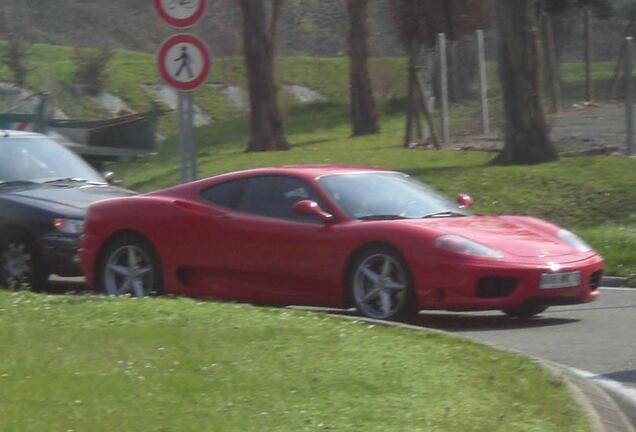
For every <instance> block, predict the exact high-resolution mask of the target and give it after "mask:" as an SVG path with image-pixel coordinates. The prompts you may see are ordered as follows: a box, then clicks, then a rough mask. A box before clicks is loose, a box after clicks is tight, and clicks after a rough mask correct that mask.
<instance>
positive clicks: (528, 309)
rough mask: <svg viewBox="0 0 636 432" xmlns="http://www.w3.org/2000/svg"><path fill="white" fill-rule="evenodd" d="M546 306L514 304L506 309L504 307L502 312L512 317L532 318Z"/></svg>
mask: <svg viewBox="0 0 636 432" xmlns="http://www.w3.org/2000/svg"><path fill="white" fill-rule="evenodd" d="M547 308H548V306H545V305H537V304H525V305H521V306H516V307H512V308H508V309H504V310H503V313H505V314H506V315H508V316H509V317H512V318H522V319H527V318H532V317H533V316H535V315H539V314H540V313H542V312H544V311H545V310H546V309H547Z"/></svg>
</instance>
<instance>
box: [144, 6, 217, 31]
mask: <svg viewBox="0 0 636 432" xmlns="http://www.w3.org/2000/svg"><path fill="white" fill-rule="evenodd" d="M207 3H208V2H207V0H200V1H199V6H198V7H197V9H196V10H195V11H194V13H193V14H192V15H190V16H189V17H188V18H183V19H178V18H174V17H173V16H171V15H170V14H169V13H168V11H166V9H165V7H164V5H163V3H162V1H161V0H154V5H155V10H156V11H157V14H158V15H159V17H160V18H161V19H162V20H164V21H165V22H167V23H168V24H170V25H171V26H172V27H176V28H179V29H186V28H189V27H192V26H193V25H195V24H196V23H197V21H199V20H200V19H201V17H202V16H203V14H204V13H205V9H206V6H207Z"/></svg>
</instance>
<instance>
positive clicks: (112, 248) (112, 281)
mask: <svg viewBox="0 0 636 432" xmlns="http://www.w3.org/2000/svg"><path fill="white" fill-rule="evenodd" d="M99 284H100V288H101V290H102V291H103V292H104V293H105V294H107V295H112V296H120V295H131V296H133V297H144V296H149V295H151V296H152V295H159V294H161V293H162V292H163V282H162V277H161V266H160V265H159V260H158V259H157V255H156V253H155V251H154V249H153V247H152V245H151V244H150V243H149V242H148V241H147V240H145V239H144V238H142V237H140V236H136V235H130V234H128V235H124V236H121V237H119V238H117V239H115V241H113V242H112V243H110V244H109V245H108V246H107V247H106V250H105V251H104V253H103V255H102V259H101V263H100V268H99Z"/></svg>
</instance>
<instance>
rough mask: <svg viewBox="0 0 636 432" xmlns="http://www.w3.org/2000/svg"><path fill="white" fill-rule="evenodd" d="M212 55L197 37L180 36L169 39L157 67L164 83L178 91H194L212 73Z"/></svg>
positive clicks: (162, 46) (189, 35) (158, 56)
mask: <svg viewBox="0 0 636 432" xmlns="http://www.w3.org/2000/svg"><path fill="white" fill-rule="evenodd" d="M210 62H211V58H210V53H209V51H208V48H207V46H206V45H205V44H204V43H203V42H202V41H201V40H200V39H199V38H197V37H196V36H194V35H191V34H178V35H174V36H172V37H171V38H169V39H167V40H166V41H165V42H164V43H163V44H162V45H161V48H160V49H159V53H158V54H157V67H158V68H159V73H160V74H161V77H162V78H163V79H164V81H165V82H166V83H167V84H168V85H170V86H172V87H174V88H175V89H177V90H182V91H188V90H194V89H195V88H197V87H199V86H200V85H201V84H203V83H204V82H205V80H206V79H207V78H208V74H209V73H210Z"/></svg>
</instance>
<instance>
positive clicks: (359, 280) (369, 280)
mask: <svg viewBox="0 0 636 432" xmlns="http://www.w3.org/2000/svg"><path fill="white" fill-rule="evenodd" d="M349 290H350V295H351V299H352V301H353V303H354V305H355V307H356V308H357V309H358V311H360V313H362V314H363V315H365V316H367V317H369V318H375V319H382V320H399V321H408V320H411V319H413V318H414V317H415V313H416V307H415V294H414V288H413V283H412V278H411V275H410V272H409V269H408V266H407V265H406V263H405V262H404V260H403V259H402V257H401V256H400V255H399V254H398V253H397V252H396V251H395V250H393V249H391V248H390V247H387V246H374V247H370V248H368V249H366V250H365V251H364V252H362V253H361V254H360V255H359V256H358V258H357V259H356V260H355V261H354V262H353V264H352V268H351V271H350V278H349Z"/></svg>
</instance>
